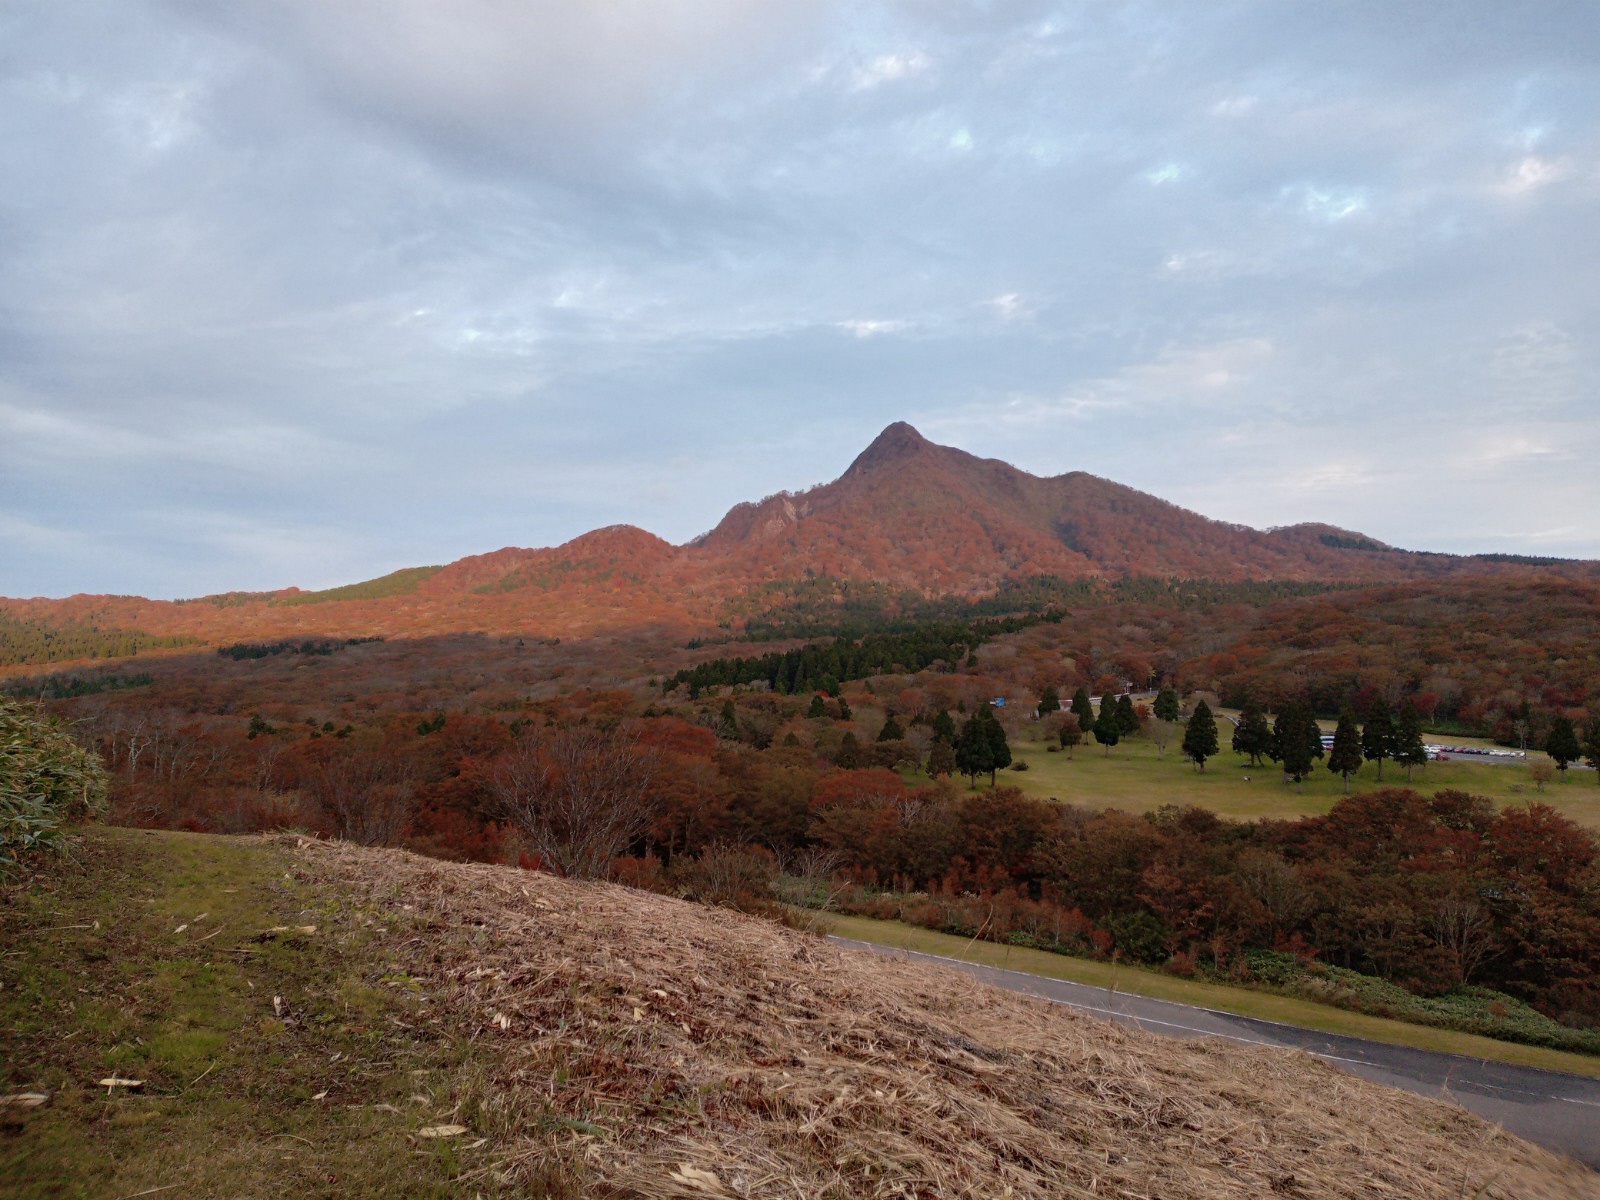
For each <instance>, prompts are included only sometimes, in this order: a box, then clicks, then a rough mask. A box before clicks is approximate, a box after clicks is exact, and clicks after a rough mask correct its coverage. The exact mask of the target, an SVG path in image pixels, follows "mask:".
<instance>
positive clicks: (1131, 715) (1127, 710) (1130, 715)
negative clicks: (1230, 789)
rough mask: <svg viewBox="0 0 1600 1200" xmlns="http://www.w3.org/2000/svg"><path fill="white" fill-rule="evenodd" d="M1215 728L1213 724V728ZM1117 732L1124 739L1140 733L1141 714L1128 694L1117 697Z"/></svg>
mask: <svg viewBox="0 0 1600 1200" xmlns="http://www.w3.org/2000/svg"><path fill="white" fill-rule="evenodd" d="M1207 711H1209V710H1207ZM1215 727H1216V726H1215V723H1214V722H1213V725H1212V728H1213V729H1214V728H1215ZM1117 732H1119V733H1121V734H1122V736H1123V737H1132V736H1133V735H1134V734H1136V733H1138V732H1139V714H1138V713H1136V712H1135V711H1134V710H1133V697H1132V696H1130V695H1128V694H1127V693H1126V692H1124V693H1123V694H1122V695H1120V696H1118V697H1117ZM1213 753H1214V752H1213Z"/></svg>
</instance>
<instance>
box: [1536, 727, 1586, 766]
mask: <svg viewBox="0 0 1600 1200" xmlns="http://www.w3.org/2000/svg"><path fill="white" fill-rule="evenodd" d="M1544 752H1545V753H1546V754H1548V755H1549V756H1550V757H1551V758H1553V759H1554V760H1555V764H1556V770H1558V771H1560V772H1561V778H1562V780H1563V781H1565V780H1566V778H1567V768H1568V767H1570V766H1571V765H1572V764H1573V763H1575V762H1577V761H1578V759H1579V757H1581V756H1582V754H1583V750H1582V749H1581V748H1580V747H1579V745H1578V732H1577V730H1575V729H1574V728H1573V727H1572V721H1571V720H1570V719H1569V718H1567V717H1557V718H1556V719H1555V720H1554V721H1552V722H1551V723H1550V736H1549V737H1548V738H1546V739H1545V743H1544Z"/></svg>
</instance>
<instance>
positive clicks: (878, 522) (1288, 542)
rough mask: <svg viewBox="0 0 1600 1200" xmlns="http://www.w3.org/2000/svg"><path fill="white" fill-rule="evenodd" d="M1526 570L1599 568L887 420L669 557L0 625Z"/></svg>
mask: <svg viewBox="0 0 1600 1200" xmlns="http://www.w3.org/2000/svg"><path fill="white" fill-rule="evenodd" d="M1539 571H1543V572H1554V573H1556V574H1560V575H1565V576H1567V577H1579V578H1584V579H1592V578H1596V577H1600V563H1587V562H1575V563H1555V564H1547V563H1543V562H1541V561H1539V560H1531V559H1520V558H1518V557H1517V556H1479V557H1462V556H1453V555H1442V554H1428V553H1419V552H1414V551H1407V550H1399V549H1396V548H1394V547H1392V546H1389V545H1386V544H1385V543H1383V542H1381V541H1379V540H1377V539H1375V538H1372V537H1369V536H1367V535H1366V534H1363V533H1359V532H1357V531H1353V530H1345V529H1340V528H1337V527H1335V526H1332V525H1325V524H1317V523H1306V524H1300V525H1293V526H1288V527H1284V528H1277V529H1269V530H1265V531H1263V530H1256V529H1251V528H1248V527H1246V526H1242V525H1236V524H1230V523H1227V522H1222V521H1215V520H1211V519H1210V518H1207V517H1205V516H1202V515H1201V514H1199V513H1195V512H1191V511H1190V510H1188V509H1185V508H1182V507H1180V506H1178V505H1176V504H1172V503H1169V502H1168V501H1165V500H1162V499H1160V498H1158V497H1156V496H1152V495H1149V494H1147V493H1144V492H1140V491H1137V490H1136V489H1134V488H1130V487H1127V486H1125V485H1123V484H1119V483H1115V482H1113V481H1111V480H1108V479H1103V478H1100V477H1098V476H1095V475H1092V474H1089V473H1087V472H1084V471H1069V472H1066V473H1063V474H1060V475H1054V476H1049V477H1041V476H1036V475H1032V474H1029V473H1028V472H1026V471H1022V470H1020V469H1018V468H1017V467H1014V466H1012V465H1010V464H1009V463H1006V462H1003V461H1001V460H999V459H993V458H979V457H977V456H976V455H973V454H969V453H968V452H966V451H964V450H961V449H958V448H956V447H952V446H942V445H939V444H938V443H935V442H932V441H929V440H928V439H927V438H926V437H924V436H923V435H922V434H921V433H920V432H919V431H918V430H917V429H916V428H915V427H913V426H912V425H910V424H908V423H906V422H904V421H897V422H895V423H893V424H891V425H889V426H888V427H887V428H885V429H884V430H883V431H882V432H881V433H880V434H879V435H878V436H877V437H876V438H874V439H873V441H872V442H871V443H870V444H869V445H868V446H867V447H866V448H865V449H864V450H862V451H861V452H860V453H859V454H858V455H856V457H855V458H854V459H853V460H852V461H851V463H850V465H849V466H848V467H847V468H846V469H845V470H844V472H843V473H842V474H841V475H840V476H839V477H838V478H837V479H835V480H833V481H832V482H830V483H825V484H820V485H818V486H816V487H812V488H809V489H807V490H805V491H801V492H777V493H775V494H773V495H770V496H767V497H766V498H765V499H762V500H759V501H755V502H748V503H741V504H737V505H735V506H734V507H733V508H732V509H730V510H729V511H728V512H727V513H726V514H725V515H724V516H723V518H722V519H721V520H720V521H719V522H718V523H717V524H716V525H715V526H714V527H713V528H712V529H710V530H709V531H708V532H706V533H705V534H702V535H701V536H700V537H698V538H695V539H693V540H691V541H690V542H688V543H685V544H684V545H681V546H675V545H672V544H671V543H668V542H666V541H665V540H663V539H661V538H659V537H657V536H656V535H654V534H652V533H649V532H648V531H646V530H644V529H641V528H639V527H637V526H634V525H612V526H607V527H605V528H602V529H596V530H592V531H590V532H588V533H585V534H582V535H580V536H578V537H576V538H573V539H572V540H571V541H569V542H566V543H564V544H563V545H560V546H555V547H549V548H543V549H528V548H523V547H515V546H508V547H504V548H502V549H499V550H494V551H490V552H487V553H484V554H475V555H469V556H466V557H464V558H460V559H457V560H456V561H454V562H452V563H449V564H448V565H445V566H442V567H438V568H433V567H427V568H422V567H414V568H404V569H401V570H399V571H395V572H392V573H391V574H389V575H386V576H383V577H381V578H379V579H375V580H368V581H366V582H365V583H360V584H351V585H347V586H344V587H338V588H331V589H326V590H324V591H322V592H311V593H307V592H301V591H299V589H295V588H286V589H281V590H279V591H276V592H257V593H228V594H224V595H221V596H213V597H206V598H203V599H199V600H193V601H153V600H145V599H142V598H139V597H129V596H86V595H79V596H73V597H70V598H67V599H65V600H49V599H43V598H34V599H30V600H0V621H4V620H10V621H12V622H22V623H29V622H32V623H34V624H35V625H39V626H40V627H43V628H49V629H62V628H68V627H72V628H77V627H84V626H93V627H97V628H114V629H119V630H135V631H139V632H142V633H147V634H150V635H160V636H163V637H169V638H170V637H174V636H177V637H185V638H194V639H199V640H201V641H212V642H214V641H218V640H230V639H237V638H242V637H262V636H293V635H297V634H311V633H316V634H327V635H336V636H367V635H373V634H382V635H404V634H429V633H455V632H470V631H482V632H498V633H513V632H514V633H519V634H520V633H533V634H537V635H560V636H574V635H577V636H582V635H585V634H591V633H595V632H598V631H601V630H613V631H614V630H622V629H627V628H638V627H641V626H656V627H663V628H676V629H679V630H687V629H709V628H712V627H714V626H715V625H716V623H717V622H719V621H725V620H727V613H728V611H729V610H730V606H733V607H737V603H736V602H738V601H739V600H740V598H741V597H745V596H750V595H756V594H759V593H761V592H762V591H763V590H764V589H771V588H772V587H773V586H774V585H779V586H782V585H785V584H786V583H791V582H794V581H798V580H802V579H808V578H817V577H824V578H832V579H835V580H840V581H857V582H870V583H872V584H874V585H878V586H882V587H886V588H889V589H892V590H894V591H900V592H904V591H908V590H909V591H912V592H916V593H918V594H921V595H924V596H936V595H955V596H972V597H975V596H984V595H989V594H992V593H993V592H995V591H996V589H998V588H999V587H1000V586H1001V585H1002V584H1003V583H1004V582H1005V581H1007V580H1018V579H1027V578H1032V577H1037V576H1053V577H1057V578H1061V579H1066V580H1081V579H1095V578H1108V579H1117V578H1131V577H1140V576H1148V577H1158V578H1189V579H1207V580H1213V581H1218V582H1237V581H1264V580H1271V581H1287V582H1317V583H1331V584H1351V583H1355V584H1366V583H1399V582H1406V581H1415V580H1432V579H1448V578H1453V577H1457V576H1465V575H1480V576H1481V575H1514V576H1528V575H1530V573H1533V572H1539ZM13 661H15V660H13ZM5 667H6V664H5V663H4V662H0V670H4V669H5Z"/></svg>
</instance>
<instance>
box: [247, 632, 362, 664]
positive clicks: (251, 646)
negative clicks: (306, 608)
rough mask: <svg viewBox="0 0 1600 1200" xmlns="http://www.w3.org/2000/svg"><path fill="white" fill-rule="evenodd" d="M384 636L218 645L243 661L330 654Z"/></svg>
mask: <svg viewBox="0 0 1600 1200" xmlns="http://www.w3.org/2000/svg"><path fill="white" fill-rule="evenodd" d="M381 641H383V638H382V637H381V636H377V637H352V638H306V639H304V640H302V641H292V640H285V641H277V642H234V643H233V644H232V645H228V646H219V647H217V653H218V654H219V655H221V656H222V657H223V658H231V659H233V660H234V661H235V662H241V661H243V660H244V659H247V658H271V657H273V656H274V655H278V654H307V655H328V654H337V653H338V652H339V651H340V650H343V649H344V648H345V647H346V646H361V645H366V644H367V643H369V642H381Z"/></svg>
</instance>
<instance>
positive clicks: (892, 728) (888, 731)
mask: <svg viewBox="0 0 1600 1200" xmlns="http://www.w3.org/2000/svg"><path fill="white" fill-rule="evenodd" d="M905 735H906V731H905V730H904V729H901V728H900V722H899V721H896V720H895V719H894V714H893V713H890V714H889V717H888V719H887V720H886V721H884V723H883V728H882V729H880V730H878V740H879V741H880V742H892V741H895V740H896V739H898V738H903V737H905Z"/></svg>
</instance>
